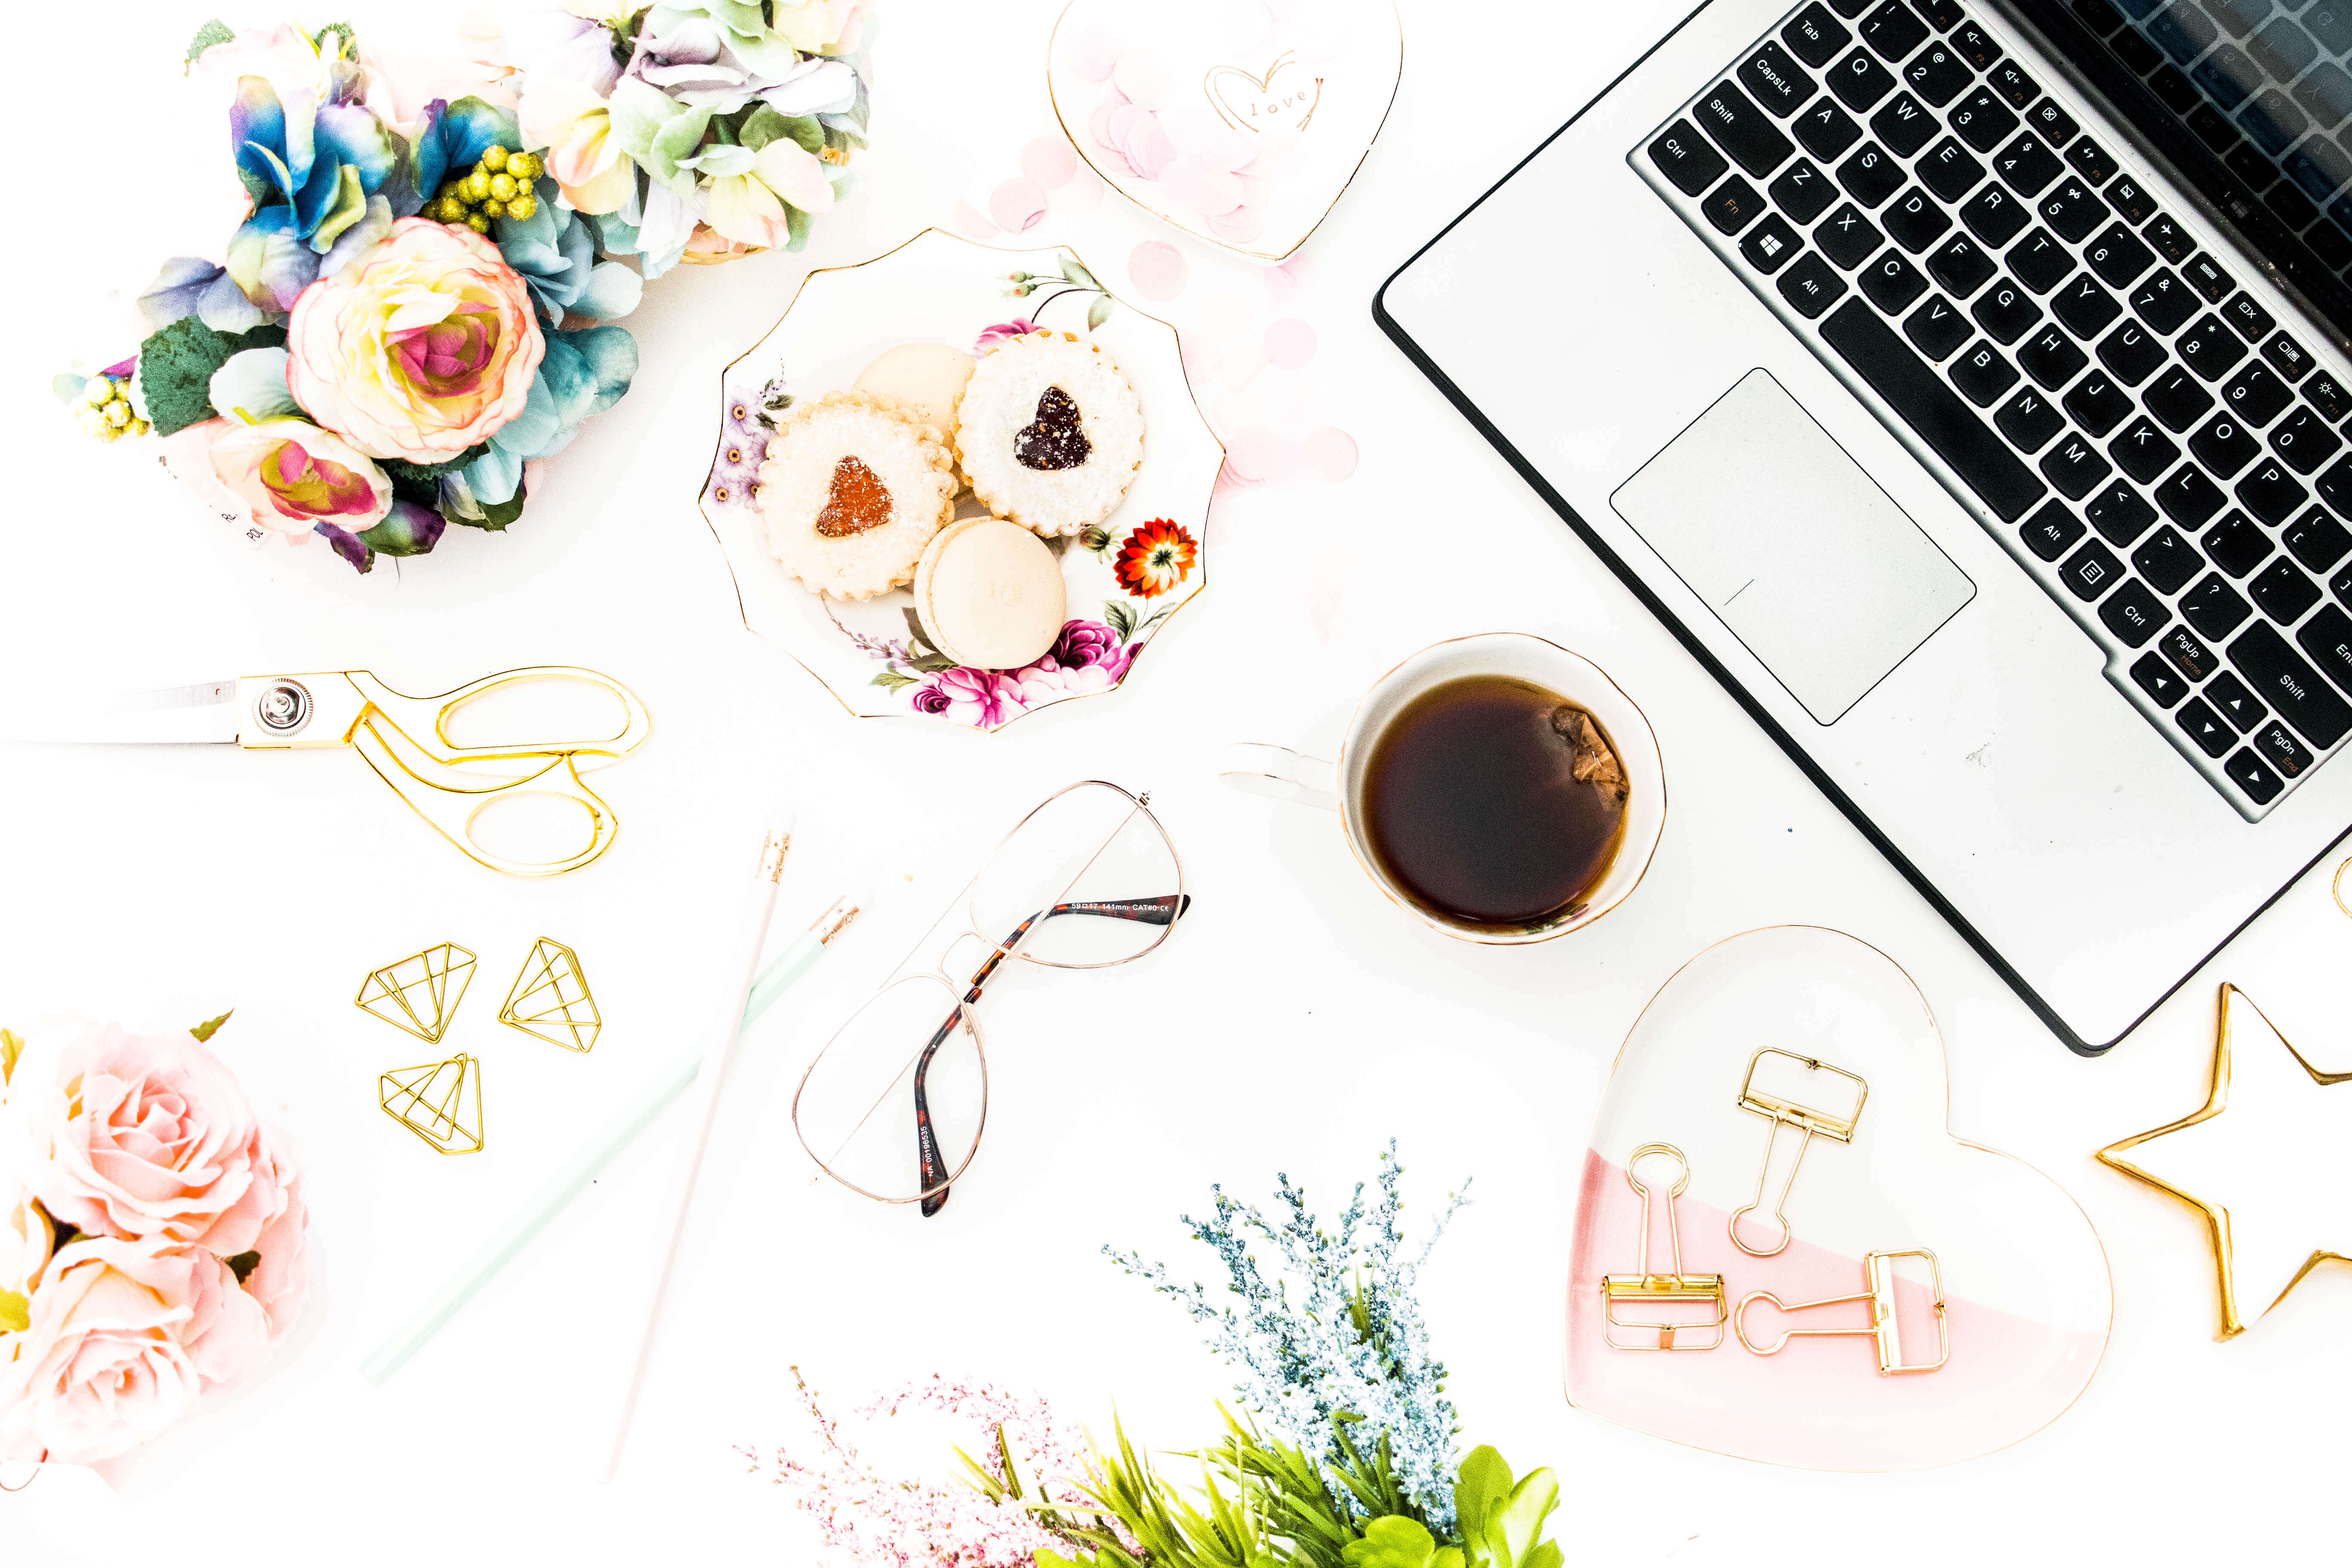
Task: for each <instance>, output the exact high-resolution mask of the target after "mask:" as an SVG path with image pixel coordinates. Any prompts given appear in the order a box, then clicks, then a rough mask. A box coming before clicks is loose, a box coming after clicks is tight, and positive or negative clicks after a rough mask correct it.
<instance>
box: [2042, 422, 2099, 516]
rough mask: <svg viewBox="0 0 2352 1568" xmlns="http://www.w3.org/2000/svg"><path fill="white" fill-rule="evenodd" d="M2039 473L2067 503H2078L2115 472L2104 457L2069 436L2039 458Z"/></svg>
mask: <svg viewBox="0 0 2352 1568" xmlns="http://www.w3.org/2000/svg"><path fill="white" fill-rule="evenodd" d="M2041 466H2042V475H2043V477H2044V478H2046V479H2049V481H2050V483H2051V484H2052V485H2053V487H2055V488H2056V489H2057V491H2058V493H2059V494H2060V495H2062V496H2064V497H2065V498H2066V499H2067V500H2082V499H2083V498H2084V496H2086V495H2089V494H2090V493H2091V492H2092V491H2093V490H2095V489H2098V488H2099V482H2100V481H2101V480H2102V479H2105V478H2106V477H2107V476H2108V475H2109V474H2111V473H2113V472H2115V465H2114V464H2112V463H2110V462H2108V461H2107V459H2106V457H2105V454H2103V453H2101V452H2100V450H2099V449H2098V448H2097V447H2094V446H2092V445H2091V444H2090V443H2089V442H2088V441H2085V440H2084V439H2083V437H2080V436H2069V437H2066V438H2065V439H2064V440H2063V441H2061V442H2059V443H2058V444H2057V445H2056V446H2054V447H2051V448H2050V450H2048V451H2047V452H2044V453H2043V454H2042V465H2041Z"/></svg>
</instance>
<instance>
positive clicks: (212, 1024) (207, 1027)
mask: <svg viewBox="0 0 2352 1568" xmlns="http://www.w3.org/2000/svg"><path fill="white" fill-rule="evenodd" d="M235 1013H236V1008H234V1007H232V1008H230V1009H229V1010H228V1012H226V1013H223V1014H222V1015H221V1016H219V1017H217V1018H207V1019H205V1021H204V1022H203V1023H201V1024H198V1025H197V1026H195V1027H194V1028H193V1029H190V1030H189V1031H188V1033H190V1034H192V1035H194V1036H195V1037H196V1044H198V1045H200V1046H201V1045H203V1044H204V1043H205V1041H207V1040H209V1039H211V1038H212V1037H214V1036H215V1035H217V1034H219V1033H220V1026H222V1025H223V1024H226V1023H227V1022H228V1021H229V1018H230V1016H232V1015H233V1014H235Z"/></svg>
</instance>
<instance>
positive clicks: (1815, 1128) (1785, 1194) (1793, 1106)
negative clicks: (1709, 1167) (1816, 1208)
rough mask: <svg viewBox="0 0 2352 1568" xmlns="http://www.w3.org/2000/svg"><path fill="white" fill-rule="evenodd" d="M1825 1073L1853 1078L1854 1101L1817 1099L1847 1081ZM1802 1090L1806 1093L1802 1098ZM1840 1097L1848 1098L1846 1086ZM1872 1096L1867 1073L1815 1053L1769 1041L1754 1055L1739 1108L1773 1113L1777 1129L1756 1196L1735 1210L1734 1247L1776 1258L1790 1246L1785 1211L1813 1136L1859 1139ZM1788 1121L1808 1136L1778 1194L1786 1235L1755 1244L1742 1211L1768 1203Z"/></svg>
mask: <svg viewBox="0 0 2352 1568" xmlns="http://www.w3.org/2000/svg"><path fill="white" fill-rule="evenodd" d="M1768 1057H1771V1058H1779V1061H1777V1062H1769V1063H1768V1062H1767V1061H1766V1059H1765V1058H1768ZM1780 1063H1794V1064H1795V1065H1796V1068H1798V1069H1799V1070H1797V1071H1795V1072H1790V1071H1789V1070H1788V1069H1786V1068H1782V1067H1781V1066H1780ZM1767 1069H1769V1071H1768V1070H1767ZM1759 1072H1763V1073H1765V1074H1766V1076H1767V1077H1768V1079H1769V1080H1770V1081H1769V1083H1759V1082H1758V1081H1757V1079H1758V1075H1759ZM1822 1075H1831V1076H1834V1077H1836V1078H1842V1079H1845V1080H1846V1082H1847V1083H1849V1084H1852V1085H1853V1104H1852V1105H1849V1106H1844V1107H1843V1109H1839V1108H1837V1107H1836V1106H1834V1105H1832V1108H1831V1109H1828V1110H1823V1109H1821V1108H1820V1106H1819V1105H1818V1104H1815V1103H1812V1102H1814V1101H1817V1100H1822V1099H1825V1098H1827V1096H1826V1095H1825V1093H1824V1091H1825V1090H1831V1089H1842V1086H1839V1085H1834V1084H1832V1083H1830V1082H1829V1081H1828V1079H1827V1078H1826V1077H1824V1076H1822ZM1800 1094H1801V1095H1803V1096H1804V1099H1802V1100H1800V1099H1799V1098H1798V1096H1799V1095H1800ZM1839 1098H1840V1099H1841V1100H1843V1098H1844V1096H1843V1092H1841V1093H1840V1095H1839ZM1869 1098H1870V1085H1868V1084H1866V1083H1864V1081H1863V1080H1862V1079H1861V1078H1859V1077H1858V1076H1856V1075H1855V1074H1853V1073H1850V1072H1848V1071H1846V1070H1845V1068H1837V1067H1832V1066H1830V1064H1829V1063H1827V1062H1825V1061H1821V1060H1818V1059H1816V1058H1812V1057H1801V1056H1799V1055H1798V1054H1797V1053H1796V1052H1794V1051H1784V1050H1781V1049H1780V1048H1778V1047H1773V1046H1767V1047H1764V1048H1763V1049H1762V1050H1760V1051H1758V1052H1757V1053H1756V1054H1755V1055H1754V1056H1752V1057H1750V1058H1748V1081H1747V1082H1745V1083H1743V1084H1741V1085H1740V1086H1739V1109H1740V1110H1752V1111H1754V1112H1755V1113H1756V1114H1757V1115H1759V1116H1761V1117H1765V1118H1767V1119H1769V1121H1771V1123H1772V1132H1771V1136H1769V1138H1767V1139H1765V1141H1764V1163H1763V1164H1762V1166H1760V1167H1759V1169H1758V1171H1757V1173H1756V1199H1755V1201H1754V1202H1753V1203H1750V1204H1748V1205H1746V1206H1745V1207H1742V1208H1736V1209H1734V1210H1732V1211H1731V1220H1730V1225H1729V1228H1730V1231H1731V1243H1732V1245H1733V1246H1734V1247H1738V1248H1739V1250H1740V1251H1742V1252H1744V1253H1746V1254H1748V1256H1749V1257H1750V1258H1771V1257H1774V1256H1776V1255H1778V1254H1779V1253H1780V1252H1781V1251H1782V1250H1783V1249H1785V1248H1786V1247H1788V1245H1789V1216H1788V1215H1786V1214H1785V1213H1783V1212H1782V1211H1783V1210H1784V1209H1786V1208H1787V1207H1788V1204H1789V1190H1790V1188H1791V1187H1794V1186H1795V1185H1796V1184H1797V1170H1798V1167H1799V1166H1801V1165H1802V1164H1803V1163H1805V1151H1806V1150H1808V1149H1810V1148H1811V1147H1812V1143H1813V1139H1814V1138H1815V1137H1817V1136H1818V1137H1822V1138H1834V1139H1836V1140H1837V1141H1838V1142H1841V1143H1851V1142H1853V1128H1854V1123H1855V1122H1857V1121H1861V1120H1862V1102H1863V1101H1864V1100H1868V1099H1869ZM1783 1127H1794V1128H1796V1129H1797V1130H1798V1131H1801V1132H1802V1133H1804V1135H1805V1136H1804V1138H1803V1140H1802V1141H1801V1142H1799V1143H1798V1145H1797V1158H1796V1160H1795V1161H1794V1162H1793V1163H1791V1164H1790V1166H1789V1174H1788V1178H1787V1179H1786V1180H1785V1181H1783V1182H1782V1183H1781V1184H1780V1196H1779V1197H1777V1198H1775V1199H1773V1200H1772V1218H1773V1220H1774V1222H1775V1223H1777V1224H1778V1225H1779V1226H1780V1240H1779V1241H1776V1242H1774V1243H1773V1244H1772V1245H1771V1246H1769V1247H1750V1246H1748V1243H1747V1242H1745V1241H1743V1240H1741V1239H1740V1236H1739V1216H1740V1215H1748V1214H1754V1213H1755V1212H1756V1211H1757V1210H1758V1209H1759V1208H1762V1207H1763V1206H1764V1189H1765V1188H1766V1187H1767V1186H1768V1185H1769V1184H1770V1183H1771V1180H1772V1152H1773V1150H1774V1149H1775V1148H1777V1147H1778V1146H1779V1144H1780V1129H1781V1128H1783Z"/></svg>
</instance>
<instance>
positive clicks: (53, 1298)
mask: <svg viewBox="0 0 2352 1568" xmlns="http://www.w3.org/2000/svg"><path fill="white" fill-rule="evenodd" d="M12 1092H13V1091H12ZM204 1266H209V1267H210V1268H213V1269H214V1270H215V1271H217V1270H218V1269H219V1268H220V1265H219V1264H218V1263H216V1262H215V1261H214V1260H213V1259H211V1258H208V1257H206V1256H205V1255H204V1254H202V1253H194V1254H191V1253H188V1252H185V1251H184V1250H182V1249H179V1248H174V1247H171V1245H170V1244H169V1243H166V1242H163V1241H162V1240H160V1239H150V1240H146V1241H119V1240H116V1239H114V1238H113V1237H89V1238H88V1239H86V1240H82V1241H77V1242H74V1243H72V1244H71V1245H69V1246H68V1247H64V1248H63V1249H61V1250H60V1251H59V1252H58V1255H57V1256H56V1257H55V1258H51V1259H49V1264H48V1267H47V1268H46V1269H45V1270H43V1272H42V1275H41V1279H40V1283H39V1286H38V1288H37V1289H35V1290H34V1292H33V1296H32V1302H31V1307H30V1312H29V1317H30V1321H29V1322H28V1323H27V1324H26V1327H25V1329H24V1330H23V1331H21V1332H17V1333H13V1334H0V1458H8V1459H26V1460H44V1459H47V1460H55V1461H57V1462H58V1463H60V1464H68V1465H85V1464H89V1463H92V1462H93V1461H96V1460H99V1459H108V1458H113V1457H114V1456H116V1455H117V1454H121V1453H124V1452H126V1451H128V1450H129V1449H131V1448H133V1447H137V1446H138V1445H139V1444H141V1443H143V1442H145V1441H146V1440H147V1439H148V1438H150V1437H152V1436H155V1435H156V1434H157V1433H159V1432H161V1431H163V1429H164V1428H165V1427H167V1426H171V1425H172V1423H173V1422H174V1421H177V1420H178V1419H179V1418H180V1417H181V1415H184V1414H185V1412H186V1411H187V1409H188V1407H189V1406H190V1405H193V1404H194V1402H195V1399H196V1395H197V1394H199V1393H200V1392H201V1391H202V1389H203V1376H202V1374H201V1373H200V1372H199V1371H198V1369H197V1364H196V1361H195V1358H194V1356H193V1355H191V1353H190V1352H189V1348H188V1345H187V1343H186V1342H185V1339H184V1336H185V1335H186V1334H187V1333H188V1332H189V1331H190V1329H191V1327H192V1326H194V1319H195V1317H196V1313H197V1300H198V1295H199V1292H200V1291H201V1290H202V1289H205V1279H204V1272H203V1267H204ZM212 1283H213V1286H214V1288H215V1290H216V1289H217V1286H218V1280H217V1279H214V1280H213V1282H212ZM223 1300H224V1299H223V1298H221V1297H219V1296H218V1295H217V1294H215V1297H214V1298H213V1300H212V1302H211V1317H210V1319H209V1321H207V1323H206V1324H205V1326H204V1327H205V1331H204V1334H203V1337H204V1338H205V1339H207V1340H209V1339H211V1338H212V1336H213V1335H214V1334H220V1335H222V1336H224V1337H223V1339H222V1340H221V1341H220V1342H219V1343H218V1345H217V1346H216V1347H215V1349H217V1350H218V1351H220V1352H230V1350H231V1342H233V1341H234V1340H235V1339H236V1337H237V1335H238V1333H239V1329H238V1326H237V1323H236V1320H235V1318H234V1317H233V1316H229V1317H226V1319H225V1317H224V1312H223V1310H222V1308H223Z"/></svg>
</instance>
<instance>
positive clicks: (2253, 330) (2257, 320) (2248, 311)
mask: <svg viewBox="0 0 2352 1568" xmlns="http://www.w3.org/2000/svg"><path fill="white" fill-rule="evenodd" d="M2221 319H2222V320H2223V321H2227V322H2229V323H2230V324H2231V326H2233V327H2235V328H2237V329H2238V331H2239V333H2240V334H2241V335H2242V336H2243V337H2244V338H2245V340H2246V341H2247V342H2250V343H2258V342H2262V341H2263V339H2264V338H2266V337H2268V336H2270V335H2271V333H2272V332H2273V331H2277V330H2278V318H2277V317H2275V316H2273V315H2272V314H2271V313H2270V312H2269V311H2268V310H2263V307H2262V304H2261V302H2260V301H2259V300H2256V299H2255V298H2254V297H2253V296H2252V294H2249V293H2247V292H2245V291H2244V290H2243V289H2241V290H2239V292H2238V294H2237V296H2236V297H2235V298H2234V299H2232V300H2231V301H2230V302H2229V303H2228V304H2226V305H2224V306H2222V307H2221Z"/></svg>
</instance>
